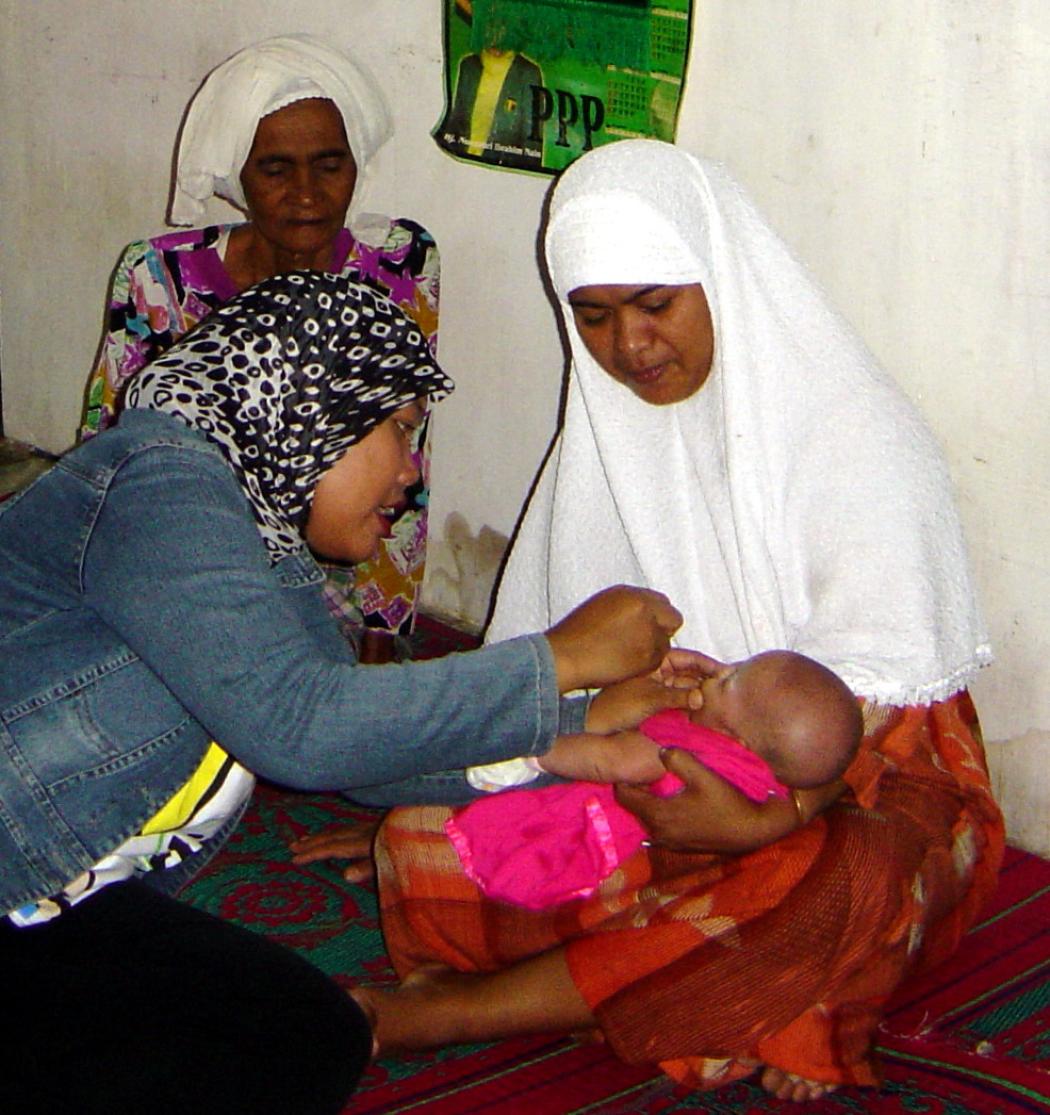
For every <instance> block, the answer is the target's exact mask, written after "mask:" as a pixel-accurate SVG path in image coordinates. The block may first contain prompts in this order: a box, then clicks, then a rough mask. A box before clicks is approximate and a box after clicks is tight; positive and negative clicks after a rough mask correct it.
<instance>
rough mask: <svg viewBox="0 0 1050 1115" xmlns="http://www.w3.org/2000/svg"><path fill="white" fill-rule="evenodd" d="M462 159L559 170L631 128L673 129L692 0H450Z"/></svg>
mask: <svg viewBox="0 0 1050 1115" xmlns="http://www.w3.org/2000/svg"><path fill="white" fill-rule="evenodd" d="M445 5H446V7H445V106H446V107H445V113H444V116H443V117H442V119H441V120H440V121H439V123H438V124H437V126H436V127H435V128H434V132H433V135H434V139H435V140H436V141H437V143H438V146H440V147H442V148H443V149H444V150H445V151H448V152H449V154H451V155H455V156H456V157H457V158H460V159H466V160H469V161H472V162H478V163H484V164H488V165H492V166H500V167H507V168H511V169H514V170H527V171H536V172H541V173H547V174H553V173H555V172H556V171H559V170H561V169H562V168H563V167H565V166H568V164H569V163H571V162H572V161H573V159H575V158H576V157H577V156H579V155H582V154H583V152H584V151H589V150H590V149H591V148H592V147H598V146H600V145H601V144H603V143H610V142H612V141H613V140H616V139H623V138H625V137H628V136H650V137H655V138H657V139H667V140H673V139H674V135H675V124H676V121H677V118H678V106H679V103H680V101H681V94H682V83H683V81H684V78H685V66H686V61H687V59H688V57H689V34H690V26H691V14H692V0H659V2H658V0H445Z"/></svg>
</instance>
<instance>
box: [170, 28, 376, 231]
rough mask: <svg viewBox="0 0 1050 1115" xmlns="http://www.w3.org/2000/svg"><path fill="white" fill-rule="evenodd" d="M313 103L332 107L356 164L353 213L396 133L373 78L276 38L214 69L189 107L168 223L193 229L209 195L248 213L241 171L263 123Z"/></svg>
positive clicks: (343, 61)
mask: <svg viewBox="0 0 1050 1115" xmlns="http://www.w3.org/2000/svg"><path fill="white" fill-rule="evenodd" d="M310 97H319V98H326V99H328V100H330V101H333V102H334V103H335V105H336V107H337V108H338V109H339V112H340V113H341V115H342V117H343V125H344V126H345V128H346V139H347V142H348V143H349V145H350V150H351V151H352V152H353V156H354V161H355V162H356V163H357V179H358V181H357V186H355V188H354V202H355V208H356V207H357V206H356V203H357V202H358V201H359V198H360V197H361V196H363V193H364V183H365V181H366V178H367V175H366V170H367V166H368V162H369V160H370V159H371V158H372V156H373V155H374V154H375V153H376V151H378V150H379V148H380V147H381V146H382V145H383V144H384V143H385V142H386V141H387V140H388V139H389V138H390V135H391V133H392V131H393V126H392V124H391V120H390V112H389V109H388V108H387V104H386V100H385V99H384V97H383V94H382V92H381V90H380V88H379V86H378V85H377V84H376V81H375V79H374V78H373V77H372V75H371V74H370V73H369V72H368V70H367V69H365V67H364V66H362V64H361V63H360V62H358V61H355V60H354V59H351V58H350V57H348V56H347V55H346V54H345V53H343V52H342V51H339V50H336V49H335V48H334V47H331V46H329V45H328V44H327V43H324V42H322V41H321V40H320V39H315V38H313V37H312V36H311V35H278V36H276V37H274V38H272V39H264V40H263V41H262V42H259V43H254V44H252V45H251V46H246V47H244V49H243V50H239V51H237V53H236V54H234V55H231V57H229V58H227V59H226V61H225V62H223V63H221V64H220V65H219V66H216V68H215V69H214V70H212V71H211V73H210V74H208V76H207V77H206V78H205V79H204V84H203V85H201V87H200V89H199V90H198V91H197V94H196V96H195V97H194V98H193V100H192V101H191V102H190V107H189V110H188V112H187V114H186V119H185V121H184V123H183V125H182V138H181V140H180V141H179V157H178V161H177V164H176V170H175V192H174V195H173V197H172V202H171V223H172V224H176V225H195V224H199V223H200V222H201V221H202V220H203V219H204V205H203V203H204V202H205V201H206V200H207V199H208V198H210V197H211V196H212V195H213V194H218V196H219V197H224V198H226V199H227V201H231V202H233V204H234V205H236V206H237V207H238V208H239V209H243V208H244V207H245V200H244V191H243V190H242V189H241V177H240V175H241V169H242V167H243V166H244V164H245V162H246V160H247V158H248V153H249V152H250V151H251V149H252V143H253V142H254V140H255V129H256V127H257V126H258V123H259V121H260V120H261V119H262V118H263V117H264V116H269V115H270V113H272V112H276V111H277V110H278V109H281V108H286V107H287V106H288V105H290V104H293V103H294V102H295V101H301V100H305V99H307V98H310Z"/></svg>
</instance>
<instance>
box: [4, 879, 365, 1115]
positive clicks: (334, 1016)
mask: <svg viewBox="0 0 1050 1115" xmlns="http://www.w3.org/2000/svg"><path fill="white" fill-rule="evenodd" d="M0 988H2V991H0V1004H2V1006H0V1010H2V1012H3V1015H4V1017H5V1019H6V1025H5V1026H4V1028H3V1029H4V1031H5V1033H4V1034H2V1035H0V1063H2V1064H3V1065H4V1068H3V1071H2V1072H0V1111H10V1112H16V1111H17V1112H19V1115H59V1113H62V1115H65V1113H68V1115H74V1113H75V1115H96V1113H98V1115H139V1113H141V1115H175V1113H176V1112H178V1113H179V1115H338V1112H340V1111H341V1110H342V1109H343V1107H344V1105H345V1104H346V1102H347V1099H348V1097H349V1096H350V1094H351V1093H352V1092H353V1090H354V1087H355V1086H356V1084H357V1081H358V1079H359V1077H360V1075H361V1073H362V1072H363V1071H364V1068H365V1066H366V1065H367V1063H368V1059H369V1055H370V1053H371V1046H372V1035H371V1030H370V1028H369V1025H368V1022H367V1020H366V1018H365V1016H364V1014H363V1013H362V1012H361V1010H360V1009H359V1008H358V1006H357V1004H356V1003H354V1001H353V1000H352V999H351V998H350V997H349V996H348V995H347V994H346V993H345V992H344V991H342V990H340V989H339V988H338V987H337V986H336V985H335V984H334V983H333V982H332V981H331V980H330V979H329V978H328V977H327V976H325V975H324V974H323V973H322V972H320V971H319V970H318V969H316V968H314V967H313V966H312V965H311V964H308V963H307V962H306V961H305V960H303V959H302V958H301V957H299V956H297V955H296V954H295V953H293V952H291V951H290V950H288V949H286V948H283V947H281V946H280V945H275V944H273V943H272V942H269V941H267V940H266V939H265V938H263V937H261V936H259V935H257V934H255V933H251V932H249V931H248V930H246V929H242V928H240V927H239V926H235V925H231V924H229V923H227V922H223V921H220V920H219V919H218V918H214V917H212V916H211V915H209V914H204V913H201V912H200V911H199V910H195V909H193V908H192V907H190V906H187V905H185V904H184V903H182V902H179V901H178V900H177V899H174V898H170V897H168V896H167V895H163V894H160V893H158V892H157V891H155V890H153V889H151V888H150V887H148V886H145V885H144V884H142V883H140V882H133V881H131V882H127V883H119V884H116V885H113V886H109V887H107V888H106V889H105V890H103V891H100V892H99V893H98V894H97V895H95V896H94V897H92V898H90V899H88V900H87V901H85V902H82V903H81V904H80V905H79V906H76V907H74V908H73V909H72V910H70V911H68V912H67V913H64V914H63V915H62V916H61V917H59V918H58V919H57V920H55V921H53V922H50V923H48V924H46V925H41V926H35V927H32V928H28V929H16V928H15V927H14V926H12V925H11V924H10V923H9V922H8V921H7V920H6V919H3V920H0Z"/></svg>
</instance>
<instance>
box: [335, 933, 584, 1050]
mask: <svg viewBox="0 0 1050 1115" xmlns="http://www.w3.org/2000/svg"><path fill="white" fill-rule="evenodd" d="M354 998H355V999H356V1000H357V1001H358V1003H360V1005H361V1006H362V1008H363V1009H364V1010H365V1011H366V1013H369V1014H370V1017H374V1018H375V1025H374V1028H373V1033H374V1035H375V1040H376V1042H377V1043H378V1056H381V1057H386V1056H392V1055H395V1054H398V1053H403V1052H408V1051H412V1050H422V1049H438V1048H440V1047H442V1046H445V1045H461V1044H464V1043H473V1042H486V1041H498V1040H499V1039H501V1038H509V1037H520V1036H522V1035H524V1034H560V1035H566V1036H568V1035H569V1034H575V1033H579V1032H581V1031H590V1030H595V1029H597V1025H598V1024H597V1021H596V1019H595V1017H594V1015H593V1014H592V1013H591V1009H590V1007H588V1006H587V1003H586V1002H585V1001H584V1000H583V998H582V997H581V995H580V993H579V992H578V991H577V990H576V987H575V985H574V984H573V982H572V979H571V977H570V976H569V970H568V966H567V965H566V963H565V954H564V950H562V949H552V950H551V951H550V952H545V953H541V954H540V955H539V956H534V957H531V958H530V959H528V960H522V961H520V962H519V963H517V964H512V965H511V966H510V967H509V968H501V969H500V970H499V971H495V972H457V971H455V970H453V969H452V968H446V967H440V966H437V965H435V966H428V967H420V968H417V969H416V970H415V971H413V972H412V973H411V974H410V975H408V976H407V977H406V978H405V979H404V980H403V981H402V982H401V984H400V985H399V986H398V987H395V988H392V989H391V990H389V991H387V990H383V989H381V988H358V989H356V990H355V991H354ZM371 1012H374V1014H372V1013H371Z"/></svg>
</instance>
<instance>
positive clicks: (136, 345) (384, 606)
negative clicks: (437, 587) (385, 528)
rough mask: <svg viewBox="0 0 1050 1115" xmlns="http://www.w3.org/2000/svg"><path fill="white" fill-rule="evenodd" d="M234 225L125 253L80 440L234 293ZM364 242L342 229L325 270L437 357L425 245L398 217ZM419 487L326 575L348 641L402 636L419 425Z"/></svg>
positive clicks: (423, 517) (416, 531)
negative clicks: (366, 549)
mask: <svg viewBox="0 0 1050 1115" xmlns="http://www.w3.org/2000/svg"><path fill="white" fill-rule="evenodd" d="M235 227H236V225H233V224H222V225H212V226H210V227H208V228H200V229H191V230H187V231H179V232H170V233H166V234H165V235H163V236H157V237H154V238H153V239H152V240H139V241H136V242H135V243H134V244H130V245H128V247H127V248H126V249H125V251H124V254H123V256H122V257H121V260H120V262H119V263H118V264H117V269H116V272H115V274H114V277H113V285H112V289H111V291H110V297H109V304H108V307H107V318H106V334H105V336H104V337H103V338H102V345H101V348H100V350H99V359H98V364H97V366H96V368H95V372H94V374H93V376H92V378H91V383H90V385H89V389H88V399H87V410H86V415H85V420H84V425H83V427H82V430H81V435H82V437H85V438H87V437H91V436H92V435H94V434H96V433H98V432H100V431H101V430H104V429H106V427H107V426H111V425H112V424H113V423H114V421H115V420H116V416H117V413H118V411H119V405H120V396H121V392H122V390H123V388H124V386H125V385H126V384H127V381H128V380H129V379H130V378H131V377H132V376H133V375H134V374H135V373H136V372H137V371H138V370H139V369H140V368H141V367H142V366H143V365H144V364H147V363H148V362H149V361H150V360H152V359H154V358H155V357H157V356H160V355H161V353H163V352H164V351H165V350H166V349H168V348H169V347H170V346H171V345H172V344H173V343H174V341H176V340H177V339H178V338H179V337H181V336H182V335H183V334H184V333H186V332H187V331H188V330H189V329H191V328H192V327H193V326H194V325H196V324H197V322H198V321H200V320H201V319H202V318H205V317H207V316H208V314H210V313H211V312H212V310H214V309H215V308H216V307H217V306H221V305H222V304H223V303H224V302H227V301H229V300H230V299H231V298H233V297H234V296H235V295H236V294H238V293H239V292H238V290H237V287H236V286H235V285H234V283H233V280H232V279H231V277H230V275H229V272H227V270H226V267H225V265H224V263H223V255H224V253H225V246H226V242H227V240H228V237H229V234H230V232H231V231H232V230H233V229H234V228H235ZM370 241H373V242H372V243H369V244H366V243H364V242H363V241H360V240H357V239H355V238H354V236H353V235H352V234H351V232H350V231H349V229H343V230H342V232H341V233H340V234H339V235H338V236H337V237H336V240H335V244H334V245H333V250H332V263H331V265H330V270H331V271H333V272H335V273H337V274H344V275H350V276H353V277H355V278H357V279H359V280H360V281H362V282H365V283H369V284H370V285H372V286H373V287H375V288H376V289H378V290H380V291H382V292H383V293H384V294H386V295H387V296H388V297H389V298H391V299H392V300H393V301H394V302H396V303H397V304H398V306H400V307H401V309H402V310H403V311H404V312H405V313H406V314H407V315H408V316H409V317H411V318H412V319H413V320H414V321H415V322H416V324H417V325H418V326H419V328H420V329H421V330H422V332H423V334H424V335H425V336H426V338H427V340H428V342H429V344H430V347H431V349H432V350H433V351H435V352H436V348H437V323H438V295H439V286H440V266H441V265H440V257H439V255H438V249H437V245H436V244H435V242H434V239H433V237H432V236H431V235H430V233H428V232H427V231H426V229H424V228H423V227H422V226H420V225H418V224H416V223H415V222H414V221H410V220H407V219H404V218H399V219H396V220H391V221H390V222H389V225H388V227H387V228H386V230H385V237H384V236H383V235H382V231H381V232H380V234H379V235H378V236H376V237H374V238H373V237H371V236H370ZM415 459H416V464H417V466H418V467H419V472H420V480H419V482H418V483H417V484H416V485H414V486H413V487H412V488H410V489H409V490H408V492H407V493H406V496H407V502H406V507H405V510H404V511H403V512H402V513H401V514H400V515H399V516H398V518H397V519H396V520H395V521H394V523H393V533H392V535H391V537H389V538H387V539H385V540H384V542H383V545H382V546H381V548H380V553H379V556H378V557H377V558H375V559H374V560H372V561H368V562H362V563H360V564H358V565H356V566H354V567H353V568H348V567H338V566H327V567H326V572H327V575H328V578H327V584H326V587H325V593H326V597H327V600H328V605H329V608H330V609H331V610H332V612H333V614H335V615H336V616H337V618H339V619H340V620H341V622H342V623H343V625H344V628H345V629H346V630H347V631H348V633H352V632H353V631H354V630H355V629H359V628H361V627H362V626H367V627H370V628H378V629H380V630H385V631H391V632H395V633H397V634H402V635H407V634H408V633H409V632H410V631H411V628H412V622H413V620H414V618H415V610H416V602H417V597H418V593H419V586H420V584H421V583H422V580H423V569H424V562H425V559H426V540H427V495H428V488H429V447H428V442H427V436H426V424H425V423H424V426H423V428H422V429H421V430H420V433H419V435H418V440H417V444H416V450H415Z"/></svg>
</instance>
